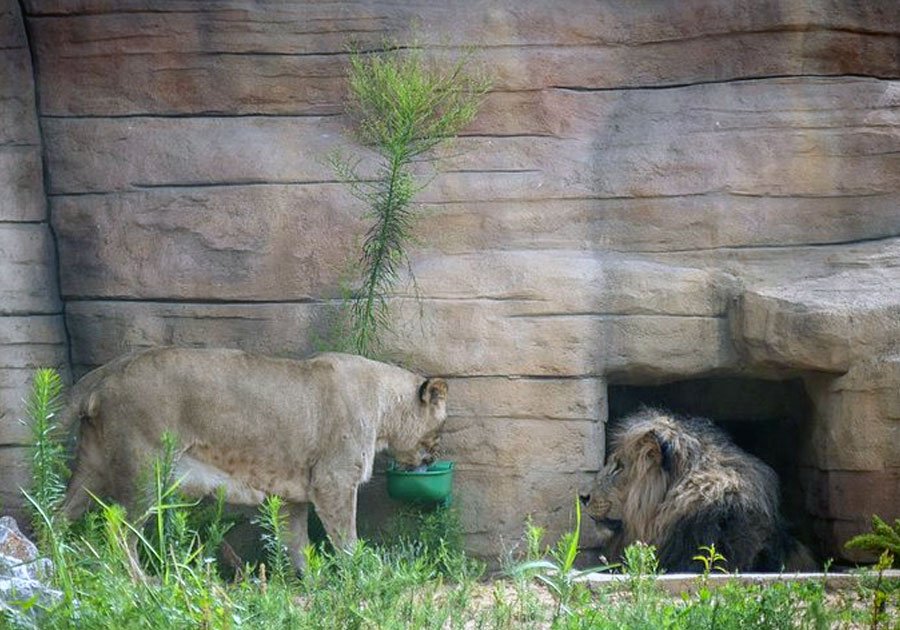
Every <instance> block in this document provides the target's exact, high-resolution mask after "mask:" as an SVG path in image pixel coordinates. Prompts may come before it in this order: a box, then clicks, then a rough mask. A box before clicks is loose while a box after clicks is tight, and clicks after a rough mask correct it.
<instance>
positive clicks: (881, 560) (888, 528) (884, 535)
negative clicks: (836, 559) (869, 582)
mask: <svg viewBox="0 0 900 630" xmlns="http://www.w3.org/2000/svg"><path fill="white" fill-rule="evenodd" d="M845 546H846V547H847V548H848V549H864V550H866V551H871V552H874V553H877V554H879V555H878V562H876V563H875V567H874V568H875V571H876V573H877V577H876V580H875V585H874V587H873V589H872V608H871V620H870V627H871V628H872V630H876V629H877V628H878V624H879V622H880V620H881V618H882V616H883V615H884V611H885V606H886V604H887V599H888V595H887V591H886V589H885V588H884V572H885V571H886V570H888V569H890V568H891V567H892V566H894V559H895V558H896V556H897V555H898V554H900V519H895V520H894V524H893V525H890V524H888V523H886V522H885V521H883V520H882V519H880V518H879V517H878V516H876V515H872V531H871V532H868V533H866V534H860V535H858V536H854V537H853V538H851V539H850V540H848V541H847V542H846V543H845Z"/></svg>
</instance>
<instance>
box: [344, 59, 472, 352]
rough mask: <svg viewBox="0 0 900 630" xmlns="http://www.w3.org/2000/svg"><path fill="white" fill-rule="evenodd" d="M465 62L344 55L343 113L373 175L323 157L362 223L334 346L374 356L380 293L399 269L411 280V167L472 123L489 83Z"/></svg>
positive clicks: (383, 319) (355, 160)
mask: <svg viewBox="0 0 900 630" xmlns="http://www.w3.org/2000/svg"><path fill="white" fill-rule="evenodd" d="M469 60H470V56H466V55H464V56H462V57H461V58H459V59H458V60H456V61H454V62H450V63H445V64H443V65H440V64H438V62H436V61H435V60H430V59H428V58H426V56H425V54H424V53H423V51H422V49H421V48H420V47H418V46H416V45H413V46H408V47H400V46H397V45H392V46H387V47H386V50H385V51H384V52H375V53H362V52H355V53H353V54H351V56H350V70H349V92H350V95H349V102H348V114H349V117H350V120H351V122H352V129H353V132H354V136H355V139H356V140H357V141H359V142H360V143H361V144H363V145H364V146H366V147H368V148H370V149H371V150H372V151H373V152H374V153H375V155H376V164H375V167H374V176H373V173H372V170H371V168H370V167H369V165H368V164H366V166H365V168H361V164H362V158H361V157H347V156H345V155H340V154H335V155H333V156H332V157H331V165H332V167H333V168H334V169H335V171H336V172H337V173H338V175H339V177H341V179H343V180H344V181H346V182H347V183H348V184H349V186H350V187H351V190H352V192H353V194H354V196H355V197H356V198H357V199H359V200H360V201H362V202H363V203H364V204H365V207H366V215H365V216H366V218H367V219H368V220H369V221H370V224H369V228H368V231H367V232H366V234H365V238H364V241H363V243H362V251H361V254H360V257H359V277H360V280H359V284H358V286H356V287H355V288H354V289H353V290H352V291H351V292H350V294H349V296H348V299H347V300H346V303H347V305H348V308H347V309H346V311H345V313H344V317H343V319H342V321H341V324H340V329H341V332H340V334H339V336H341V337H342V338H343V341H344V344H343V345H344V347H342V348H341V349H345V350H351V351H354V352H356V353H358V354H361V355H364V356H372V355H375V354H377V353H378V350H379V345H380V340H381V336H380V335H381V333H382V332H383V331H385V330H387V329H389V328H390V315H389V308H388V301H387V296H388V295H389V293H390V291H391V290H392V288H393V287H395V286H396V284H397V283H398V281H400V280H401V278H402V277H403V275H404V274H405V273H409V274H410V278H412V275H411V270H410V268H409V259H408V256H407V247H408V245H409V244H410V243H411V242H413V236H412V232H413V226H414V224H415V220H416V218H417V217H418V216H419V214H420V210H421V208H420V207H419V206H418V205H417V204H415V203H414V199H415V196H416V194H417V193H419V192H420V191H421V190H422V189H423V188H424V187H425V186H426V185H427V183H428V180H427V179H426V178H423V177H422V176H421V175H419V172H420V171H418V170H417V167H418V166H419V165H420V164H425V163H428V162H429V161H431V160H433V159H435V150H436V149H438V147H440V146H441V145H444V144H446V143H447V142H448V141H450V140H452V139H453V138H454V137H455V136H456V135H457V134H458V133H459V132H460V131H461V130H462V129H463V128H464V127H465V126H466V125H468V124H469V123H470V122H471V121H472V119H473V118H474V117H475V115H476V113H477V112H478V109H479V107H480V105H481V102H482V99H483V97H484V94H485V93H486V92H487V90H488V87H489V82H488V81H487V80H486V79H485V78H484V77H483V76H481V74H480V73H477V72H471V71H469V70H468V69H467V65H468V62H469Z"/></svg>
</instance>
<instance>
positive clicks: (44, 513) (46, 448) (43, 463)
mask: <svg viewBox="0 0 900 630" xmlns="http://www.w3.org/2000/svg"><path fill="white" fill-rule="evenodd" d="M62 390H63V385H62V378H61V377H60V375H59V372H57V371H56V370H54V369H53V368H42V369H39V370H37V371H35V373H34V378H33V379H32V384H31V392H30V394H29V396H28V400H27V402H26V413H27V415H28V427H29V428H30V430H31V444H30V451H31V474H32V483H31V487H30V489H29V495H30V496H29V505H31V512H32V527H33V528H34V530H35V532H37V534H38V539H39V540H44V539H45V538H46V537H47V536H49V535H50V532H49V528H51V527H53V526H54V523H55V522H56V520H57V519H56V513H57V511H58V509H59V506H60V505H61V504H62V500H63V497H64V495H65V492H66V481H67V480H68V477H69V471H68V469H67V467H66V449H65V445H64V443H63V438H62V436H61V434H60V433H61V431H60V427H59V426H57V424H56V422H55V419H56V416H57V413H59V409H60V406H61V396H62Z"/></svg>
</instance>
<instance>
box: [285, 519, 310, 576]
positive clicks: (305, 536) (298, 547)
mask: <svg viewBox="0 0 900 630" xmlns="http://www.w3.org/2000/svg"><path fill="white" fill-rule="evenodd" d="M287 509H288V530H289V532H288V536H289V538H288V541H287V543H288V551H290V554H291V560H292V561H293V563H294V568H295V569H297V570H298V571H304V570H306V556H305V555H304V554H303V550H304V549H306V546H307V545H309V532H308V531H307V520H306V519H307V516H308V514H309V504H308V503H288V506H287Z"/></svg>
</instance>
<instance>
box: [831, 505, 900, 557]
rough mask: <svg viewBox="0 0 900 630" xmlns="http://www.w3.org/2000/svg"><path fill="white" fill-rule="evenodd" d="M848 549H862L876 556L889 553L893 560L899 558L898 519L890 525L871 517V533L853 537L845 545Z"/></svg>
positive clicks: (899, 535) (899, 533)
mask: <svg viewBox="0 0 900 630" xmlns="http://www.w3.org/2000/svg"><path fill="white" fill-rule="evenodd" d="M845 546H846V547H847V548H848V549H864V550H866V551H871V552H874V553H876V554H882V553H884V552H889V553H890V554H891V555H893V556H894V557H895V558H896V557H897V556H900V518H898V519H894V524H893V525H890V524H888V523H886V522H885V521H883V520H882V519H880V518H879V517H878V516H877V515H874V514H873V515H872V531H871V532H868V533H865V534H860V535H858V536H854V537H853V538H851V539H850V540H848V541H847V542H846V544H845Z"/></svg>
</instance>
